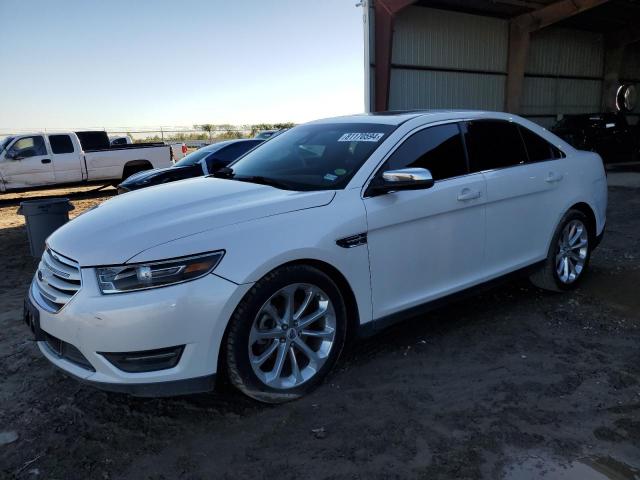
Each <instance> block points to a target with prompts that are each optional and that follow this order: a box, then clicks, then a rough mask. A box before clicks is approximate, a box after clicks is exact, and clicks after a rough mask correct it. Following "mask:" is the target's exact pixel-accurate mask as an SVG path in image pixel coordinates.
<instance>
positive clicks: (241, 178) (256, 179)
mask: <svg viewBox="0 0 640 480" xmlns="http://www.w3.org/2000/svg"><path fill="white" fill-rule="evenodd" d="M213 176H214V177H216V178H224V179H227V180H237V181H238V182H248V183H258V184H260V185H268V186H270V187H275V188H280V189H283V190H292V188H291V185H289V184H288V183H286V182H283V181H281V180H276V179H275V178H269V177H263V176H261V175H236V174H235V173H233V168H230V167H223V168H221V169H219V170H216V171H215V172H214V173H213Z"/></svg>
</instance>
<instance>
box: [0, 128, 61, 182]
mask: <svg viewBox="0 0 640 480" xmlns="http://www.w3.org/2000/svg"><path fill="white" fill-rule="evenodd" d="M0 169H1V173H2V177H3V178H4V182H5V187H6V189H7V190H10V189H16V188H28V187H31V186H38V185H48V184H52V183H55V180H54V175H53V166H52V164H51V155H49V153H48V152H47V147H46V145H45V141H44V137H43V136H42V135H33V136H26V137H18V138H17V139H16V140H14V142H13V144H12V145H11V146H9V148H8V150H7V151H6V152H5V156H4V159H3V160H2V162H0Z"/></svg>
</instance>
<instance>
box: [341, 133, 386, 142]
mask: <svg viewBox="0 0 640 480" xmlns="http://www.w3.org/2000/svg"><path fill="white" fill-rule="evenodd" d="M382 137H384V133H345V134H344V135H342V136H341V137H340V138H339V139H338V141H339V142H378V141H380V139H381V138H382Z"/></svg>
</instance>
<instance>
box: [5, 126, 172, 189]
mask: <svg viewBox="0 0 640 480" xmlns="http://www.w3.org/2000/svg"><path fill="white" fill-rule="evenodd" d="M170 165H171V151H170V147H169V146H168V145H164V144H162V143H147V144H129V145H116V146H112V145H110V142H109V137H108V136H107V134H106V132H93V131H92V132H63V133H29V134H20V135H13V136H9V137H5V138H4V139H1V140H0V192H6V191H14V190H28V189H34V188H37V187H45V186H50V185H62V184H78V183H104V184H108V183H120V182H121V181H123V180H125V179H126V178H127V177H129V176H131V175H133V174H134V173H137V172H140V171H142V170H148V169H151V168H162V167H168V166H170Z"/></svg>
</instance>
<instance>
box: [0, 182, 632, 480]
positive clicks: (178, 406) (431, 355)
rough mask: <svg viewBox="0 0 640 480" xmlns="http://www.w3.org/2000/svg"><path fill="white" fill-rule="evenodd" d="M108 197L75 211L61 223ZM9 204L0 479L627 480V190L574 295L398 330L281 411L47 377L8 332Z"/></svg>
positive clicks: (14, 261) (14, 327) (477, 309)
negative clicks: (139, 394) (148, 395)
mask: <svg viewBox="0 0 640 480" xmlns="http://www.w3.org/2000/svg"><path fill="white" fill-rule="evenodd" d="M57 193H58V194H61V193H71V192H57ZM111 194H113V192H112V191H111V192H109V191H105V192H98V193H81V194H79V195H80V196H77V195H78V193H77V192H76V193H73V195H76V197H74V199H73V202H74V204H75V206H76V210H75V211H74V212H73V213H74V214H77V213H78V212H79V211H81V210H83V209H86V208H87V207H89V206H91V205H93V204H95V203H97V202H100V201H102V200H104V199H105V198H107V197H108V196H109V195H111ZM18 201H19V200H17V199H11V198H9V199H7V197H4V198H3V199H0V266H1V267H2V269H1V270H0V272H1V273H0V303H1V304H2V309H1V311H0V477H2V478H13V477H17V478H60V479H85V478H98V479H109V478H125V479H144V478H150V479H169V478H189V479H191V478H194V479H195V478H229V479H231V478H233V479H240V478H247V479H260V478H269V479H273V478H278V479H299V478H334V479H352V478H354V479H356V478H362V479H369V478H424V479H429V480H431V479H439V478H443V479H448V478H456V479H466V478H469V479H472V478H492V479H493V478H509V479H515V478H518V479H522V478H539V477H542V478H580V479H582V478H620V479H625V478H630V479H633V478H634V476H636V478H640V470H638V469H639V468H640V293H638V290H639V286H640V189H639V188H629V187H612V188H610V208H609V223H608V228H607V234H606V236H605V239H604V241H603V243H602V245H601V246H600V248H599V249H598V250H597V251H596V252H595V254H594V256H593V261H592V270H591V272H590V274H589V276H588V278H587V279H586V282H585V283H584V284H583V286H582V287H581V288H580V289H579V290H577V291H575V292H573V293H570V294H565V295H556V294H549V293H544V292H541V291H539V290H536V289H534V288H532V287H530V286H529V284H528V283H527V282H526V281H524V280H523V281H515V282H511V283H509V284H505V285H503V286H501V287H498V288H496V289H494V290H492V291H491V292H490V293H487V294H484V295H483V296H481V297H476V298H473V299H471V300H466V301H464V303H459V304H456V305H453V306H449V307H446V308H444V309H441V310H439V311H437V312H434V313H432V314H430V315H428V316H427V317H423V318H413V319H409V320H408V321H407V322H405V323H402V324H399V325H397V326H395V327H393V328H392V329H390V330H388V331H385V332H383V333H381V334H379V335H378V336H376V337H374V338H372V339H369V340H367V341H363V342H360V343H358V344H356V345H355V346H354V347H353V348H352V349H351V350H350V351H348V352H347V353H346V354H345V355H344V357H343V359H342V360H341V362H340V363H339V366H338V368H337V369H336V371H335V372H334V373H333V374H332V375H331V376H330V378H329V379H328V381H327V382H326V384H325V385H323V386H322V387H320V388H319V389H318V390H317V391H316V392H315V393H313V394H312V395H310V396H308V397H307V398H305V399H303V400H300V401H297V402H294V403H291V404H287V405H284V406H278V407H268V406H263V405H259V404H256V403H254V402H252V401H250V400H248V399H246V398H244V397H243V396H241V395H240V394H237V393H235V392H233V391H230V389H229V388H228V387H224V386H223V387H222V389H221V392H219V393H216V394H207V395H195V396H188V397H181V398H174V399H137V398H132V397H128V396H125V395H120V394H110V393H104V392H100V391H97V390H94V389H92V388H89V387H85V386H82V385H80V384H78V383H77V382H76V381H74V380H72V379H69V378H66V377H65V376H64V375H62V374H61V373H60V372H59V371H57V370H56V369H54V368H53V367H52V366H51V365H49V364H48V363H47V361H46V360H45V359H44V358H43V357H42V356H41V355H40V354H39V352H38V351H37V348H36V346H35V345H34V343H33V342H32V341H31V340H30V339H29V334H28V332H27V329H26V327H25V326H24V325H23V324H22V320H21V308H22V298H23V295H24V293H25V291H26V289H27V286H28V284H29V281H30V278H31V275H32V273H33V271H34V268H35V263H34V262H33V261H32V260H31V259H30V258H29V255H28V249H27V244H26V234H25V230H24V228H23V221H22V217H18V216H16V215H15V210H16V208H17V207H16V205H17V202H18ZM16 436H17V439H16V438H15V437H16ZM580 459H581V462H582V463H579V462H577V461H578V460H580ZM585 465H586V466H585ZM577 467H580V468H578V469H577V470H576V468H577ZM585 468H586V469H587V470H588V471H589V472H590V474H593V475H600V474H602V475H605V474H606V475H607V476H602V477H597V476H593V477H587V476H586V474H584V471H586V470H584V469H585ZM572 472H573V473H572ZM576 472H578V473H577V474H576ZM580 472H582V473H580ZM596 472H600V473H596ZM607 472H608V473H607Z"/></svg>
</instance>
